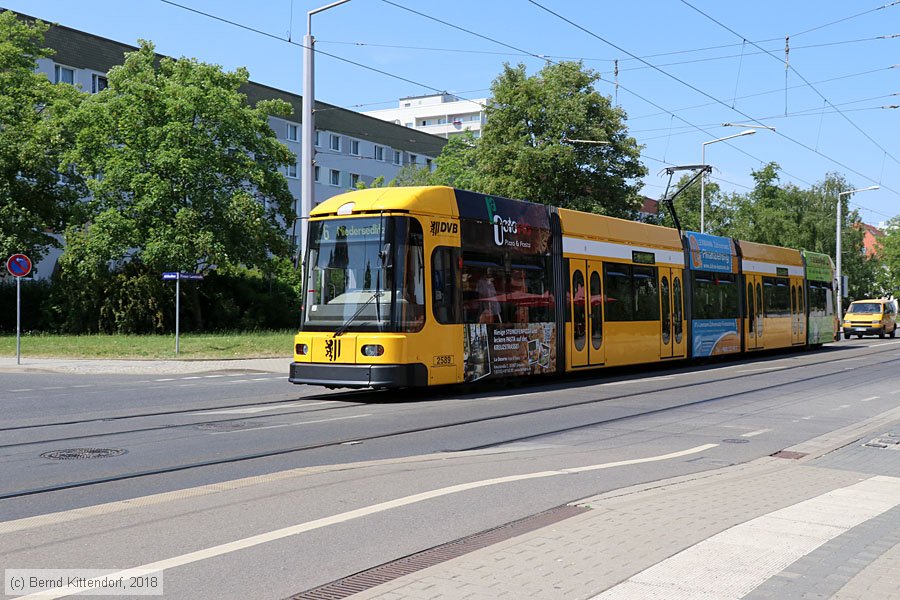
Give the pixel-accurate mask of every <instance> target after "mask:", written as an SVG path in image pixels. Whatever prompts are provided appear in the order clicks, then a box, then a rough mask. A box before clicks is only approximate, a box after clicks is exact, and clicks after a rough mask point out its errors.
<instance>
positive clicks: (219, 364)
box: [0, 357, 291, 375]
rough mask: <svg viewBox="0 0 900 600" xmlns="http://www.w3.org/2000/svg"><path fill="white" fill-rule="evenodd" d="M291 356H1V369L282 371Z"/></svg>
mask: <svg viewBox="0 0 900 600" xmlns="http://www.w3.org/2000/svg"><path fill="white" fill-rule="evenodd" d="M290 364H291V358H290V357H284V358H248V359H234V360H106V359H96V360H76V359H65V358H25V357H23V358H22V360H21V364H20V365H17V364H16V359H15V357H0V373H73V374H85V375H113V374H121V375H171V374H188V373H211V372H218V371H251V372H259V373H284V374H287V372H288V369H289V368H290Z"/></svg>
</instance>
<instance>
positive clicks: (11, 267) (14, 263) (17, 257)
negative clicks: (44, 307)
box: [6, 254, 31, 365]
mask: <svg viewBox="0 0 900 600" xmlns="http://www.w3.org/2000/svg"><path fill="white" fill-rule="evenodd" d="M6 272H7V273H9V274H10V275H12V276H13V277H15V278H16V364H17V365H20V364H22V292H21V289H20V287H19V284H20V282H21V281H22V278H23V277H25V276H26V275H28V274H29V273H31V259H30V258H28V257H27V256H25V255H24V254H13V255H12V256H10V257H9V259H8V260H7V261H6Z"/></svg>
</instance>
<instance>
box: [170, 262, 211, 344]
mask: <svg viewBox="0 0 900 600" xmlns="http://www.w3.org/2000/svg"><path fill="white" fill-rule="evenodd" d="M162 278H163V281H171V280H172V279H174V280H175V356H178V340H179V338H180V336H181V280H182V279H200V280H202V279H203V274H202V273H182V272H181V271H175V272H168V271H167V272H164V273H163V274H162Z"/></svg>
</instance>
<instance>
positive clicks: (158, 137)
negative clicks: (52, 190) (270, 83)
mask: <svg viewBox="0 0 900 600" xmlns="http://www.w3.org/2000/svg"><path fill="white" fill-rule="evenodd" d="M247 79H248V74H247V71H246V70H244V69H238V70H237V71H235V72H233V73H226V72H223V71H222V70H221V68H220V67H218V66H215V65H208V64H205V63H201V62H198V61H196V60H193V59H186V58H181V59H178V60H173V59H169V58H162V59H158V58H157V57H156V55H155V54H154V51H153V45H152V44H150V43H149V42H143V41H142V42H141V48H140V50H138V51H135V52H132V53H129V54H127V55H126V58H125V62H124V64H122V65H120V66H117V67H114V68H113V69H112V70H111V71H110V73H109V87H108V88H107V89H106V90H103V91H102V92H100V93H98V94H95V95H92V96H91V97H90V98H88V99H86V100H85V101H84V102H83V103H82V104H81V106H80V107H79V109H78V111H77V112H76V113H75V114H74V115H73V116H72V118H71V124H72V126H73V127H74V129H75V130H76V131H77V136H76V138H75V143H74V145H73V146H72V147H71V148H70V149H69V151H68V152H67V153H66V154H65V159H66V161H67V164H69V165H71V166H73V167H77V168H78V169H79V171H80V172H82V173H83V174H85V175H86V176H88V177H89V179H88V181H87V185H88V187H89V189H90V191H91V194H92V199H91V201H90V203H89V204H88V208H89V210H88V220H87V221H86V222H82V223H75V224H73V227H71V228H70V230H69V235H70V236H80V237H81V238H82V243H83V245H84V246H85V248H86V249H87V252H82V256H84V255H88V256H90V257H92V259H93V260H95V261H100V262H106V261H120V260H124V259H131V260H138V261H140V262H141V264H143V265H146V267H147V268H149V269H151V270H153V271H154V272H159V271H162V270H185V271H198V270H204V269H207V268H209V267H211V266H214V265H215V266H219V267H221V266H225V265H236V264H244V265H248V266H265V265H266V264H267V261H268V257H269V255H271V254H275V255H279V256H284V255H287V253H288V252H289V248H288V241H287V237H286V234H285V231H286V230H285V227H284V224H286V223H291V222H292V221H291V220H292V218H293V212H292V206H293V197H292V196H291V194H290V192H289V191H288V188H287V182H286V181H285V179H284V177H283V176H282V175H281V173H280V172H279V168H280V167H282V166H283V165H286V164H288V163H290V162H292V161H293V160H294V158H293V155H292V154H291V153H290V151H289V150H288V149H287V147H285V146H284V145H283V144H281V143H280V142H278V140H277V139H276V138H275V135H274V132H273V131H272V130H271V128H270V127H269V125H268V116H269V115H277V116H286V115H287V114H289V112H290V107H289V105H288V104H287V103H285V102H282V101H266V102H260V103H259V104H258V105H257V106H256V107H253V108H251V107H250V106H248V105H247V102H246V97H245V96H244V95H243V94H241V93H240V92H239V91H238V90H239V88H240V86H241V85H243V84H245V83H246V82H247ZM67 252H68V250H67ZM67 266H68V267H72V268H76V269H81V268H82V267H80V266H78V265H77V263H76V261H69V262H68V263H67Z"/></svg>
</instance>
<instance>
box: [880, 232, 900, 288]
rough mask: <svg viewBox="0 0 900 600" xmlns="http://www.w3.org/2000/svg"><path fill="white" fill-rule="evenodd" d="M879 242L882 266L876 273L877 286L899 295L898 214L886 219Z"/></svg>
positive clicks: (899, 251) (899, 233) (899, 239)
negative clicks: (882, 235) (885, 226)
mask: <svg viewBox="0 0 900 600" xmlns="http://www.w3.org/2000/svg"><path fill="white" fill-rule="evenodd" d="M880 242H881V248H880V250H879V256H880V257H881V260H882V268H881V269H880V270H879V271H878V275H877V279H878V284H879V287H880V288H881V290H882V291H883V293H885V294H891V295H893V296H895V297H897V296H900V216H897V217H894V218H892V219H891V220H890V221H888V223H887V228H886V230H885V235H884V237H883V238H881V240H880Z"/></svg>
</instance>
